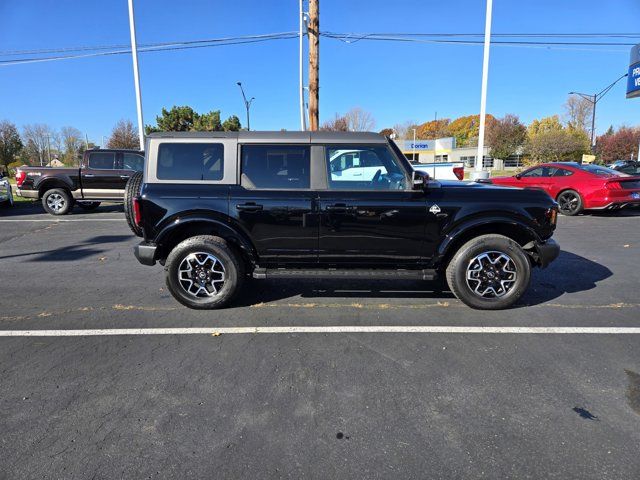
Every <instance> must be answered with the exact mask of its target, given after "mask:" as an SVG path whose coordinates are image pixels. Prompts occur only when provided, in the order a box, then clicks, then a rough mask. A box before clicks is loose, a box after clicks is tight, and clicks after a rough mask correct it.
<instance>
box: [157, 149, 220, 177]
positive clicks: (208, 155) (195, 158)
mask: <svg viewBox="0 0 640 480" xmlns="http://www.w3.org/2000/svg"><path fill="white" fill-rule="evenodd" d="M223 167H224V147H223V145H222V144H221V143H161V144H160V146H159V147H158V169H157V177H158V179H160V180H222V177H223V173H224V168H223Z"/></svg>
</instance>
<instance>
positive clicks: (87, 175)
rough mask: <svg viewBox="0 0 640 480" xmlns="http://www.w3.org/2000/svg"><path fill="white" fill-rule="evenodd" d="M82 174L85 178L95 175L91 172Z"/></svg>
mask: <svg viewBox="0 0 640 480" xmlns="http://www.w3.org/2000/svg"><path fill="white" fill-rule="evenodd" d="M84 176H85V177H86V178H93V177H95V175H94V174H93V173H85V174H84Z"/></svg>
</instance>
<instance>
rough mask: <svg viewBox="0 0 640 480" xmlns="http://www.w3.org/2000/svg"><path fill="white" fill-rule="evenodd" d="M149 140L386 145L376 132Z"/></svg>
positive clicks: (233, 134) (182, 134)
mask: <svg viewBox="0 0 640 480" xmlns="http://www.w3.org/2000/svg"><path fill="white" fill-rule="evenodd" d="M147 137H148V138H165V139H166V138H202V139H214V138H227V139H232V140H237V141H238V142H240V143H386V142H387V139H386V138H385V137H384V136H382V135H380V134H378V133H375V132H278V131H275V132H258V131H252V132H247V131H246V130H242V131H239V132H155V133H151V134H149V135H147Z"/></svg>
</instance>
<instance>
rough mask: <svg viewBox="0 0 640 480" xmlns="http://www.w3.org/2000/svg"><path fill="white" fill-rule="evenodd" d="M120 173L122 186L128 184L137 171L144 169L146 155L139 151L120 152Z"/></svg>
mask: <svg viewBox="0 0 640 480" xmlns="http://www.w3.org/2000/svg"><path fill="white" fill-rule="evenodd" d="M116 161H117V166H118V170H119V171H118V174H119V177H120V180H119V181H120V185H121V188H122V189H123V190H124V188H125V187H126V186H127V181H128V180H129V178H130V177H131V176H132V175H133V174H134V173H136V172H142V171H143V170H144V155H142V154H140V153H137V152H120V153H118V155H117V160H116Z"/></svg>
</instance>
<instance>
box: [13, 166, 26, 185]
mask: <svg viewBox="0 0 640 480" xmlns="http://www.w3.org/2000/svg"><path fill="white" fill-rule="evenodd" d="M25 178H27V172H23V171H21V170H18V171H17V173H16V185H18V186H19V187H21V186H22V183H23V182H24V179H25Z"/></svg>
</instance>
